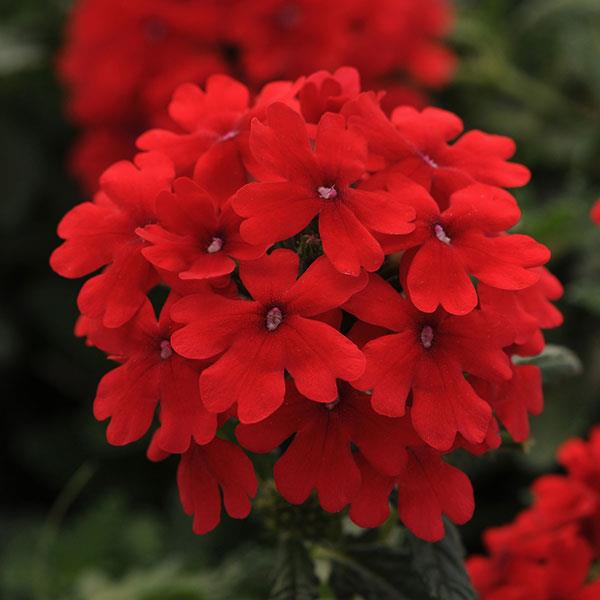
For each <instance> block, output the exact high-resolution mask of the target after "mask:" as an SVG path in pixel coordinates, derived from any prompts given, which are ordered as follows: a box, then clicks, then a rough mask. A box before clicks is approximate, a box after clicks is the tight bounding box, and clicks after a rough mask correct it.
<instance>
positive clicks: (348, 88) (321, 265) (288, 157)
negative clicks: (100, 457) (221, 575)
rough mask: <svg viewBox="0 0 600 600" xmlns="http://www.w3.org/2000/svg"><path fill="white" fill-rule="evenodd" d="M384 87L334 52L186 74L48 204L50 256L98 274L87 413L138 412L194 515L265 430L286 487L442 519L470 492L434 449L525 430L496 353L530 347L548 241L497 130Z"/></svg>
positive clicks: (210, 516)
mask: <svg viewBox="0 0 600 600" xmlns="http://www.w3.org/2000/svg"><path fill="white" fill-rule="evenodd" d="M380 101H381V96H380V95H378V94H375V93H373V92H361V91H360V82H359V78H358V74H357V72H356V71H355V70H353V69H350V68H347V67H346V68H342V69H340V70H338V71H336V72H335V73H333V74H331V73H327V72H325V71H320V72H317V73H315V74H313V75H311V76H309V77H306V78H301V79H299V80H297V81H295V82H277V83H271V84H267V85H266V86H265V87H264V88H263V89H262V90H261V91H260V92H259V93H258V94H257V95H256V96H251V95H250V93H249V92H248V90H247V88H246V87H245V86H244V85H242V84H241V83H239V82H237V81H235V80H233V79H230V78H229V77H228V76H225V75H215V76H212V77H210V78H209V79H208V82H207V84H206V87H205V88H204V89H202V88H200V87H198V86H196V85H194V84H184V85H182V86H181V87H180V88H179V89H178V90H177V92H176V93H175V95H174V98H173V101H172V102H171V105H170V115H171V117H172V119H173V121H174V122H175V123H176V124H177V125H176V126H174V127H173V128H171V129H166V128H165V129H154V130H151V131H148V132H146V133H145V134H143V135H142V136H141V137H140V139H139V140H138V145H139V147H140V148H141V149H143V150H145V152H143V153H141V154H138V156H136V158H135V160H134V161H133V162H126V161H123V162H118V163H116V164H114V165H112V166H111V167H110V168H109V169H107V170H106V171H105V173H104V174H103V175H102V178H101V180H100V190H99V191H98V193H97V194H96V195H95V196H94V198H93V200H91V201H89V202H85V203H83V204H80V205H78V206H76V207H75V208H73V209H72V210H71V211H70V212H69V213H68V214H67V215H66V216H65V217H64V219H63V220H62V222H61V223H60V225H59V227H58V234H59V236H60V237H61V238H62V239H63V240H64V242H63V244H62V245H61V246H60V247H59V248H58V249H57V250H56V251H55V252H54V253H53V255H52V258H51V264H52V267H53V268H54V270H55V271H57V272H58V273H59V274H61V275H63V276H65V277H72V278H76V277H82V276H86V275H91V274H93V276H92V277H91V278H90V279H88V280H87V281H86V282H85V284H84V285H83V287H82V289H81V292H80V294H79V299H78V305H79V309H80V310H81V313H82V317H81V318H80V320H79V322H78V326H77V332H78V334H79V335H82V336H85V337H86V338H87V341H88V343H89V344H91V345H93V346H96V347H97V348H100V349H101V350H103V351H104V352H106V353H107V354H108V355H109V356H110V357H111V358H112V359H113V360H116V361H117V363H119V366H117V368H115V369H114V370H113V371H110V372H109V373H108V374H107V375H106V376H105V377H104V378H103V379H102V381H101V382H100V385H99V388H98V393H97V396H96V399H95V402H94V413H95V416H96V417H97V418H98V419H100V420H104V419H109V424H108V428H107V438H108V441H109V442H110V443H112V444H116V445H121V444H128V443H131V442H134V441H136V440H138V439H140V438H141V437H142V436H144V435H145V434H146V433H147V432H148V431H149V430H152V431H153V437H152V442H151V445H150V450H149V455H150V457H151V458H152V459H156V460H158V459H161V458H164V457H166V456H168V455H170V454H178V455H180V456H181V459H180V466H179V472H178V483H179V489H180V493H181V499H182V502H183V506H184V508H185V510H186V511H187V512H188V513H190V514H193V515H194V530H195V531H196V532H198V533H203V532H206V531H209V530H210V529H212V528H213V527H215V526H216V524H217V523H218V521H219V518H220V512H221V496H222V500H223V503H224V506H225V509H226V511H227V512H228V513H229V514H230V515H231V516H233V517H237V518H239V517H244V516H246V515H247V514H248V512H249V510H250V499H251V498H252V497H253V496H254V495H255V493H256V491H257V480H256V477H255V474H254V470H253V466H252V462H251V460H250V459H249V458H248V456H247V454H246V451H250V452H257V453H268V452H271V451H273V450H275V449H276V448H279V449H280V450H281V449H282V452H281V456H280V458H279V459H278V460H277V461H276V463H275V466H274V479H275V482H276V485H277V488H278V490H279V492H280V493H281V495H282V496H283V498H285V499H286V500H288V501H289V502H291V503H293V504H298V503H302V502H304V501H305V500H306V499H307V498H308V496H309V495H310V494H311V493H312V492H313V491H316V493H317V495H318V499H319V502H320V503H321V506H322V507H323V509H324V510H326V511H340V510H341V509H343V508H344V507H347V506H350V517H351V518H352V519H353V520H354V521H355V522H356V523H357V524H359V525H361V526H366V527H373V526H377V525H379V524H381V523H382V522H383V521H384V520H385V519H386V518H387V517H388V515H389V512H390V507H389V498H390V495H391V493H392V491H393V490H397V504H398V513H399V516H400V519H401V520H402V521H403V522H404V523H405V524H406V525H407V526H408V527H409V528H410V529H411V530H413V531H414V532H415V533H416V534H417V535H419V536H421V537H422V538H424V539H427V540H437V539H440V538H441V537H442V536H443V524H442V519H441V517H442V514H446V515H447V516H448V517H449V518H450V519H452V520H453V521H455V522H456V523H464V522H465V521H467V520H468V519H469V518H470V516H471V514H472V511H473V494H472V489H471V485H470V482H469V480H468V478H467V477H466V475H464V474H463V473H462V472H460V471H459V470H458V469H456V468H455V467H453V466H451V465H450V464H449V463H448V462H446V460H445V458H444V457H445V455H446V454H448V453H450V452H451V451H453V450H454V449H456V448H464V449H466V450H468V451H470V452H473V453H481V452H484V451H486V450H487V449H489V448H494V447H497V446H498V445H499V444H500V437H499V426H498V423H499V422H500V423H501V424H502V425H503V426H504V427H505V428H506V429H507V430H508V431H509V432H510V434H511V435H512V436H513V438H514V439H515V440H518V441H521V440H524V439H525V438H526V437H527V435H528V431H529V424H528V414H529V413H534V414H535V413H538V412H539V411H540V410H541V409H542V392H541V382H540V372H539V370H538V368H537V367H535V366H530V365H515V364H513V362H512V361H511V357H512V356H513V355H535V354H537V353H539V352H541V350H542V348H543V346H544V338H543V335H542V332H541V330H542V329H543V328H548V327H555V326H557V325H559V324H560V322H561V315H560V313H559V312H558V311H557V310H556V308H554V306H553V305H552V304H551V302H550V301H551V300H554V299H557V298H558V297H559V296H560V295H561V291H562V290H561V286H560V284H559V283H558V281H557V280H556V279H555V278H554V277H553V276H552V275H551V274H550V273H549V272H548V271H547V270H546V269H545V268H544V267H543V266H542V265H543V264H544V263H546V262H547V261H548V259H549V256H550V254H549V252H548V250H547V249H546V248H545V247H544V246H542V245H541V244H539V243H537V242H536V241H534V240H533V239H532V238H530V237H528V236H526V235H522V234H515V233H508V231H507V230H508V229H509V228H512V227H513V226H514V225H515V224H516V223H517V222H518V221H519V218H520V212H519V209H518V207H517V203H516V201H515V199H514V198H513V196H511V194H510V193H509V192H507V191H506V190H505V189H504V187H516V186H521V185H524V184H525V183H526V182H527V181H528V179H529V172H528V170H527V169H526V168H525V167H523V166H521V165H518V164H515V163H512V162H510V161H509V159H510V157H511V156H512V155H513V153H514V151H515V146H514V143H513V142H512V141H511V140H510V139H508V138H505V137H501V136H496V135H490V134H486V133H483V132H481V131H470V132H467V133H464V134H463V133H462V123H461V121H460V119H459V118H458V117H457V116H455V115H453V114H451V113H449V112H446V111H443V110H440V109H436V108H427V109H425V110H423V111H419V110H417V109H414V108H410V107H406V106H402V107H399V108H397V109H396V110H394V112H393V114H392V116H391V117H390V118H388V116H386V114H385V112H384V111H383V110H382V108H381V106H380ZM161 289H163V290H167V291H168V296H167V297H166V300H164V302H163V303H161V302H160V301H159V300H158V298H159V295H157V291H160V290H161ZM149 298H152V303H151V300H150V299H149ZM155 308H156V312H155ZM155 415H156V416H155ZM235 424H237V426H236V427H235V433H234V430H233V426H234V425H235ZM236 441H237V443H236Z"/></svg>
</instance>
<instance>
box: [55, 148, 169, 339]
mask: <svg viewBox="0 0 600 600" xmlns="http://www.w3.org/2000/svg"><path fill="white" fill-rule="evenodd" d="M173 175H174V173H173V167H172V164H171V163H170V161H169V160H168V159H167V158H165V157H164V156H162V155H160V154H157V153H149V154H140V155H138V156H137V157H136V158H135V162H134V163H130V162H126V161H123V162H119V163H116V164H115V165H113V166H112V167H110V168H109V169H108V170H107V171H105V173H104V175H103V176H102V179H101V182H100V185H101V191H100V193H99V194H97V195H96V197H95V198H94V201H93V202H84V203H83V204H79V205H78V206H76V207H75V208H73V209H72V210H71V211H70V212H68V213H67V214H66V215H65V217H64V218H63V220H62V221H61V222H60V224H59V226H58V235H59V236H60V237H61V238H62V239H63V240H65V242H64V243H63V244H62V245H61V246H60V247H59V248H57V249H56V250H55V251H54V252H53V254H52V256H51V257H50V264H51V266H52V268H53V269H54V270H55V271H56V272H57V273H59V274H60V275H62V276H63V277H72V278H75V277H82V276H83V275H88V274H90V273H93V272H94V271H97V270H98V269H99V268H100V267H103V266H104V265H106V268H105V269H104V270H103V271H102V273H100V274H99V275H96V276H95V277H92V278H91V279H89V280H88V281H87V282H86V283H85V284H84V286H83V288H82V289H81V292H80V294H79V300H78V304H79V308H80V310H81V312H82V313H83V314H85V315H86V316H88V317H90V318H97V317H98V318H99V317H102V320H103V323H104V325H105V326H106V327H119V326H121V325H123V324H124V323H126V322H127V321H128V320H129V319H131V318H132V317H133V315H134V314H135V313H136V312H137V310H138V309H139V308H140V306H141V305H142V304H143V302H144V301H145V299H146V292H147V291H148V289H150V287H152V285H153V284H154V283H155V282H156V274H155V272H154V270H153V269H152V266H151V265H150V264H149V263H148V261H147V260H146V259H145V258H144V257H143V256H142V253H141V250H142V248H143V247H144V245H143V240H141V239H140V237H139V236H138V235H137V233H136V230H137V228H138V227H144V226H145V225H147V224H149V223H152V222H154V221H155V220H156V215H155V202H156V197H157V195H158V193H159V192H161V191H164V190H168V189H170V187H171V182H172V181H173Z"/></svg>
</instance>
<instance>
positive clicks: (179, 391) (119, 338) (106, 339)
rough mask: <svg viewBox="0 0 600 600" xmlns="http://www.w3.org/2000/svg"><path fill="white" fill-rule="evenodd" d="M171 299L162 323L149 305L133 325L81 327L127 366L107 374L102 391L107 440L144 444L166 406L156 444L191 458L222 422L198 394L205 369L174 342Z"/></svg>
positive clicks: (99, 414) (100, 409)
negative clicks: (183, 354) (194, 447)
mask: <svg viewBox="0 0 600 600" xmlns="http://www.w3.org/2000/svg"><path fill="white" fill-rule="evenodd" d="M175 299H176V297H174V296H171V297H170V299H169V300H167V302H166V303H165V306H164V307H163V309H162V311H161V315H160V319H159V321H157V320H156V318H155V316H154V310H153V308H152V305H151V304H150V302H148V301H146V302H145V303H144V304H143V306H142V308H141V309H140V311H139V312H138V314H137V315H136V316H135V318H134V319H133V320H131V321H130V322H129V323H127V325H125V326H123V327H120V328H118V329H107V328H106V327H103V326H102V325H101V324H100V323H98V322H93V321H91V322H90V321H88V322H87V323H81V322H80V323H79V330H80V333H81V332H82V331H81V330H82V328H85V334H86V335H87V338H88V341H89V342H90V343H91V344H93V345H94V346H97V347H98V348H100V349H101V350H103V351H105V352H107V353H109V354H110V355H111V357H112V358H113V359H114V360H117V361H118V362H120V363H121V365H120V366H119V367H117V368H116V369H113V370H112V371H110V372H109V373H107V374H106V375H105V376H104V377H103V378H102V380H101V381H100V384H99V386H98V392H97V395H96V399H95V400H94V415H95V416H96V418H97V419H98V420H99V421H103V420H104V419H107V418H110V423H109V425H108V428H107V430H106V437H107V439H108V441H109V442H110V443H111V444H115V445H117V446H121V445H124V444H129V443H131V442H134V441H136V440H138V439H139V438H141V437H142V436H143V435H144V434H145V433H146V432H147V431H148V429H149V427H150V425H151V424H152V421H153V419H154V413H155V412H156V407H157V406H158V405H160V413H159V416H160V427H159V428H158V429H157V431H156V432H155V434H154V441H155V443H156V444H157V445H158V446H159V447H160V448H162V449H163V450H164V451H166V452H169V453H181V452H185V451H186V450H187V449H188V447H189V445H190V443H191V442H192V440H195V441H196V442H197V443H198V444H206V443H208V442H210V441H211V440H212V439H213V437H214V435H215V431H216V427H217V421H216V416H215V415H214V414H212V413H209V412H207V411H206V409H205V408H204V406H203V404H202V401H201V399H200V393H199V391H198V376H199V373H200V371H201V369H202V367H203V366H205V365H202V364H200V363H198V362H197V361H191V360H187V359H184V358H182V357H181V356H179V355H177V354H176V353H175V352H174V351H173V348H172V346H171V343H170V338H171V334H172V332H173V329H174V328H175V325H174V323H172V321H171V320H170V318H169V311H170V308H171V304H172V303H173V301H174V300H175Z"/></svg>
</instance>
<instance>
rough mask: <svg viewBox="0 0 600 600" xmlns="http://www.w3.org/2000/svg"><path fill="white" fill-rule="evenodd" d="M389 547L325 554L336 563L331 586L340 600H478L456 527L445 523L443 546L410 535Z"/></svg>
mask: <svg viewBox="0 0 600 600" xmlns="http://www.w3.org/2000/svg"><path fill="white" fill-rule="evenodd" d="M396 538H397V539H396V540H395V541H393V542H388V543H382V542H378V543H374V542H369V543H364V542H363V543H361V542H360V541H359V542H355V543H353V544H351V545H347V546H346V547H344V548H343V549H340V550H338V549H335V550H331V549H325V554H328V555H329V557H330V559H331V561H332V562H333V567H332V572H331V578H330V582H329V584H330V586H331V588H332V589H333V591H334V593H335V595H336V598H337V599H338V600H355V599H357V598H360V599H361V600H362V599H364V600H475V599H476V595H475V592H474V591H473V588H472V586H471V582H470V580H469V577H468V575H467V573H466V571H465V568H464V564H463V559H464V552H463V548H462V545H461V542H460V538H459V535H458V532H457V531H456V528H455V527H454V526H452V525H451V524H450V523H449V522H446V537H445V539H444V540H442V541H441V542H438V543H435V544H432V543H428V542H424V541H423V540H420V539H418V538H416V537H415V536H413V535H412V534H411V533H409V532H408V531H404V532H403V533H402V535H400V536H396Z"/></svg>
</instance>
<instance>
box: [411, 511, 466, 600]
mask: <svg viewBox="0 0 600 600" xmlns="http://www.w3.org/2000/svg"><path fill="white" fill-rule="evenodd" d="M445 525H446V537H445V538H444V539H443V540H442V541H441V542H437V543H435V544H431V543H428V542H424V541H423V540H420V539H418V538H416V537H415V536H414V535H409V543H410V547H411V549H412V564H413V568H414V569H415V571H416V572H418V573H419V574H420V575H421V577H422V578H423V580H424V581H425V583H426V585H427V591H428V593H429V596H427V597H428V598H431V599H432V600H476V599H477V595H476V594H475V591H474V590H473V586H472V585H471V580H470V579H469V576H468V575H467V572H466V571H465V566H464V549H463V546H462V542H461V540H460V535H459V533H458V530H457V529H456V527H454V525H452V524H451V523H450V522H449V521H447V520H446V522H445Z"/></svg>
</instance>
